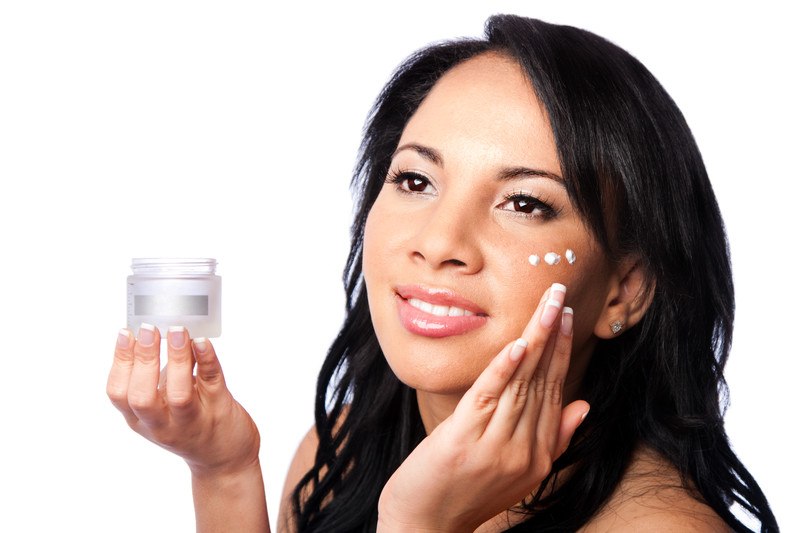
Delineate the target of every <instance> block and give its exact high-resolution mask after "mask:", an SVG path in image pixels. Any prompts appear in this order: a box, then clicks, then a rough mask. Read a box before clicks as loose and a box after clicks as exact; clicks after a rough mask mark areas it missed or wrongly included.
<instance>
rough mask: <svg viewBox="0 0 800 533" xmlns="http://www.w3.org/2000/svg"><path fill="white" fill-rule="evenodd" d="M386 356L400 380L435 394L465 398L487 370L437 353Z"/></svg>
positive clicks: (426, 352)
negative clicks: (467, 392)
mask: <svg viewBox="0 0 800 533" xmlns="http://www.w3.org/2000/svg"><path fill="white" fill-rule="evenodd" d="M384 353H385V354H386V360H387V362H388V363H389V367H390V368H391V369H392V372H394V374H395V375H396V376H397V378H398V379H399V380H400V381H402V382H403V383H404V384H405V385H407V386H409V387H411V388H412V389H414V390H418V391H424V392H429V393H433V394H458V395H463V394H464V392H466V391H467V389H469V388H470V387H471V386H472V384H473V383H474V382H475V380H476V379H477V378H478V376H479V375H480V373H481V372H482V371H483V368H484V367H485V365H482V366H479V367H476V366H474V365H469V364H465V361H464V360H463V359H456V358H453V357H451V356H448V355H446V354H442V353H436V351H434V350H426V351H424V352H423V353H417V354H415V353H414V352H413V351H411V352H409V351H406V352H405V354H406V355H404V356H403V357H402V358H396V357H392V356H391V355H390V354H389V353H387V352H384ZM486 364H488V361H486Z"/></svg>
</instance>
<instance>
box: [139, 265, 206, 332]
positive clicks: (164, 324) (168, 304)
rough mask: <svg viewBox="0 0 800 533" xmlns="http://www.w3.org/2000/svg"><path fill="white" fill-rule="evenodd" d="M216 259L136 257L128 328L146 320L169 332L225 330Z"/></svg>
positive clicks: (162, 330)
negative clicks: (172, 329) (178, 328)
mask: <svg viewBox="0 0 800 533" xmlns="http://www.w3.org/2000/svg"><path fill="white" fill-rule="evenodd" d="M216 269H217V261H216V259H194V258H192V259H164V258H157V259H133V260H132V261H131V270H132V271H133V275H131V276H128V329H130V330H131V331H133V332H134V333H136V332H137V331H138V330H139V326H140V325H141V324H142V322H145V323H148V324H153V325H154V326H156V327H158V329H159V330H160V331H161V332H162V334H166V331H167V329H168V328H169V327H170V326H184V327H185V328H186V329H187V330H188V331H189V335H190V336H191V337H193V338H194V337H219V336H220V334H221V333H222V313H221V308H222V305H221V304H222V279H221V278H220V277H219V276H217V275H216Z"/></svg>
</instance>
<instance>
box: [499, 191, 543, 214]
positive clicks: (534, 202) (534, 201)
mask: <svg viewBox="0 0 800 533" xmlns="http://www.w3.org/2000/svg"><path fill="white" fill-rule="evenodd" d="M497 207H498V208H499V209H501V210H503V211H511V212H513V213H516V214H517V215H519V216H522V217H525V218H537V219H542V220H549V219H551V218H554V217H556V216H557V215H558V211H557V210H556V209H554V208H553V206H551V205H550V204H548V203H546V202H543V201H542V200H540V199H539V198H536V197H535V196H531V195H530V194H525V193H514V194H511V195H509V196H506V200H505V201H504V202H503V203H501V204H500V205H499V206H497Z"/></svg>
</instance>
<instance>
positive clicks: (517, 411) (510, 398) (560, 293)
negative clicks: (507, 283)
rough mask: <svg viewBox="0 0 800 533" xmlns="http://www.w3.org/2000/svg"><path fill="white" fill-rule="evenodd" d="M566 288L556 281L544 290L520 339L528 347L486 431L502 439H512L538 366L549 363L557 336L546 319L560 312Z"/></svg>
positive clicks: (534, 384)
mask: <svg viewBox="0 0 800 533" xmlns="http://www.w3.org/2000/svg"><path fill="white" fill-rule="evenodd" d="M565 291H566V288H565V287H564V286H563V285H561V284H558V283H556V284H553V286H552V287H551V288H550V289H549V290H547V291H545V294H544V295H543V296H542V299H541V300H540V302H539V306H538V307H537V308H536V311H535V312H534V314H533V317H532V318H531V320H530V322H529V323H528V326H526V328H525V331H524V332H523V337H521V338H522V339H524V340H525V342H527V343H528V344H527V348H526V349H525V353H524V354H523V356H522V360H521V362H520V364H519V366H518V367H517V369H516V371H515V372H514V375H513V376H512V377H511V379H510V380H509V383H508V386H507V387H506V389H505V391H504V392H503V395H502V396H501V398H500V403H499V405H498V408H497V412H496V414H495V416H494V417H493V418H492V420H491V422H490V423H489V427H488V428H487V431H489V432H491V434H492V435H493V436H495V437H496V438H498V439H500V440H501V441H502V440H507V439H509V438H510V437H511V435H513V434H514V432H515V431H516V427H517V424H518V423H519V421H520V417H521V416H522V413H523V410H524V408H525V406H526V405H527V403H528V402H529V401H530V399H529V398H530V394H529V392H530V389H531V387H533V386H536V385H537V383H536V381H535V380H534V381H532V379H534V376H535V369H536V368H537V365H539V366H541V364H542V363H544V364H545V365H546V364H547V360H548V359H549V354H550V353H552V347H553V339H554V335H552V321H551V322H550V325H549V326H547V325H545V324H544V323H543V320H550V319H549V317H550V315H551V314H554V313H555V314H557V313H558V312H560V308H561V305H562V304H563V302H564V296H565Z"/></svg>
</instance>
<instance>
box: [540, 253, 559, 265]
mask: <svg viewBox="0 0 800 533" xmlns="http://www.w3.org/2000/svg"><path fill="white" fill-rule="evenodd" d="M559 261H561V256H560V255H558V254H557V253H555V252H547V253H546V254H545V256H544V262H545V263H547V264H548V265H557V264H558V262H559Z"/></svg>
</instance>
